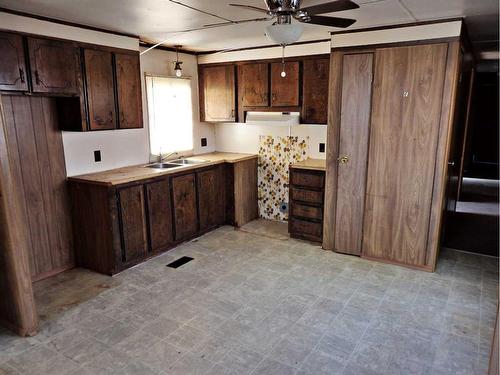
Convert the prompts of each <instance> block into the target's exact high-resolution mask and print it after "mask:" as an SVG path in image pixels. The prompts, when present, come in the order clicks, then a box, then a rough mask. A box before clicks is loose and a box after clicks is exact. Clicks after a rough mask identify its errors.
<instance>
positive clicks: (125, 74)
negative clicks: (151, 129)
mask: <svg viewBox="0 0 500 375" xmlns="http://www.w3.org/2000/svg"><path fill="white" fill-rule="evenodd" d="M115 64H116V89H117V90H116V91H117V94H118V98H117V100H118V120H119V127H120V128H121V129H132V128H142V120H143V118H142V94H141V76H140V74H141V68H140V66H139V55H138V54H125V53H117V54H115Z"/></svg>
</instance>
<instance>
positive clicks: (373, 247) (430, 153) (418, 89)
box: [362, 43, 447, 266]
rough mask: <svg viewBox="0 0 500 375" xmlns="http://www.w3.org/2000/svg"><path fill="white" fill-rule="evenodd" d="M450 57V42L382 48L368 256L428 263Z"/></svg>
mask: <svg viewBox="0 0 500 375" xmlns="http://www.w3.org/2000/svg"><path fill="white" fill-rule="evenodd" d="M446 56H447V44H445V43H440V44H430V45H422V46H412V47H398V48H385V49H379V50H377V51H376V53H375V70H374V72H375V74H374V82H373V95H372V98H373V99H372V108H373V109H372V123H371V128H370V146H369V153H368V173H367V187H366V209H365V217H364V225H363V250H362V251H363V255H366V256H368V257H373V258H381V259H386V260H391V261H394V262H399V263H404V264H408V265H415V266H424V265H425V264H426V249H427V237H428V230H429V220H430V211H431V204H432V200H433V196H432V191H433V183H434V171H435V168H436V156H437V142H438V136H439V125H440V116H441V104H442V100H443V82H444V76H445V69H446ZM438 168H440V167H439V166H438Z"/></svg>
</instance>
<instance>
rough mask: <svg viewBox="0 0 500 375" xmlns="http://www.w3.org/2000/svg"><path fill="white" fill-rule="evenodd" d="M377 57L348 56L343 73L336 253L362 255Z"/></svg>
mask: <svg viewBox="0 0 500 375" xmlns="http://www.w3.org/2000/svg"><path fill="white" fill-rule="evenodd" d="M372 65H373V54H353V55H345V56H344V61H343V69H342V118H341V124H340V140H339V142H340V144H339V158H342V157H348V158H349V160H348V162H347V163H340V162H337V164H338V184H337V210H336V214H335V215H336V219H335V251H338V252H342V253H348V254H356V255H359V254H360V253H361V238H362V233H363V214H364V201H365V187H366V170H367V154H368V139H369V133H370V113H371V91H372V76H373V74H372V73H373V68H372Z"/></svg>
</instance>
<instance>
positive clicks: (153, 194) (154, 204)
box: [146, 179, 174, 253]
mask: <svg viewBox="0 0 500 375" xmlns="http://www.w3.org/2000/svg"><path fill="white" fill-rule="evenodd" d="M146 191H147V197H148V218H149V220H148V223H149V242H150V246H151V251H152V252H153V253H157V252H159V251H163V250H166V249H167V248H168V247H169V246H171V245H172V243H173V242H174V236H173V226H172V207H171V203H170V202H171V199H170V183H169V181H168V179H165V180H160V181H157V182H152V183H149V184H147V185H146Z"/></svg>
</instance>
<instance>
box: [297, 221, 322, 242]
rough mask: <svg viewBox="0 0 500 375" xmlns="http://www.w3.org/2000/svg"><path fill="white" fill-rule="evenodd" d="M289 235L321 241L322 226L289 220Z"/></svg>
mask: <svg viewBox="0 0 500 375" xmlns="http://www.w3.org/2000/svg"><path fill="white" fill-rule="evenodd" d="M290 233H291V234H295V235H298V236H303V237H306V238H309V239H313V240H317V241H321V239H322V234H323V224H322V223H313V222H310V221H305V220H299V219H294V218H291V219H290Z"/></svg>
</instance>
